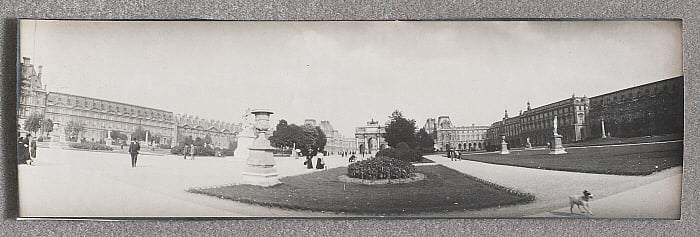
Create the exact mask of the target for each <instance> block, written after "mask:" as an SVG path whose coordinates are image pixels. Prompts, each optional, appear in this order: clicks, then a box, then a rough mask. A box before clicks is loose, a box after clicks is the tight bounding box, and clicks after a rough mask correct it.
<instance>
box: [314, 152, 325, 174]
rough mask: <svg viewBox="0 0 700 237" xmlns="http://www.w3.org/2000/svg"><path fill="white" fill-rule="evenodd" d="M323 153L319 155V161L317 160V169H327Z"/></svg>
mask: <svg viewBox="0 0 700 237" xmlns="http://www.w3.org/2000/svg"><path fill="white" fill-rule="evenodd" d="M323 158H324V157H323V152H319V153H318V159H317V160H316V169H319V170H322V169H323V168H325V167H326V163H325V162H324V161H323Z"/></svg>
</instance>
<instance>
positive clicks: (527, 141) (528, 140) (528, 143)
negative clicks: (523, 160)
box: [525, 137, 532, 149]
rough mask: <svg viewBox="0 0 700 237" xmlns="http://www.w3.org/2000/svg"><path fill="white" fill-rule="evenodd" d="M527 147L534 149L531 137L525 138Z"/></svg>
mask: <svg viewBox="0 0 700 237" xmlns="http://www.w3.org/2000/svg"><path fill="white" fill-rule="evenodd" d="M525 148H527V149H532V143H530V137H527V138H526V139H525Z"/></svg>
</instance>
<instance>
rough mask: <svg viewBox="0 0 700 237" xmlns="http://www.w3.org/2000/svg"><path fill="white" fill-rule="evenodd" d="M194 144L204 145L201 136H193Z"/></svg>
mask: <svg viewBox="0 0 700 237" xmlns="http://www.w3.org/2000/svg"><path fill="white" fill-rule="evenodd" d="M194 146H204V140H203V139H202V138H201V137H197V138H195V139H194Z"/></svg>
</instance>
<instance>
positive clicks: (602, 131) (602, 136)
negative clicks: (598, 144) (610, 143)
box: [600, 117, 607, 138]
mask: <svg viewBox="0 0 700 237" xmlns="http://www.w3.org/2000/svg"><path fill="white" fill-rule="evenodd" d="M600 131H601V134H603V135H601V136H600V138H607V136H605V120H604V119H603V118H602V117H601V118H600Z"/></svg>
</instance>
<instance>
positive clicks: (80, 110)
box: [17, 57, 239, 148]
mask: <svg viewBox="0 0 700 237" xmlns="http://www.w3.org/2000/svg"><path fill="white" fill-rule="evenodd" d="M19 84H20V86H19V89H20V91H18V93H19V95H20V96H19V100H18V105H17V123H18V124H17V128H18V132H21V133H27V132H29V131H28V130H29V129H28V128H25V127H24V125H25V121H26V120H27V119H28V118H29V117H30V116H31V115H32V114H34V115H37V116H41V117H42V123H45V122H47V121H49V120H50V121H51V123H52V124H53V131H52V132H50V133H49V134H50V137H51V138H50V139H51V140H54V139H55V140H58V141H76V140H82V139H85V140H87V141H107V140H110V139H117V138H116V137H115V136H114V135H115V134H116V133H121V134H124V135H126V137H127V140H131V138H132V137H131V136H132V133H134V132H136V131H137V130H138V129H139V128H141V129H142V130H144V131H146V132H147V134H148V136H147V137H148V138H147V139H150V140H148V142H149V143H151V142H152V143H156V144H170V145H176V144H178V143H179V142H181V141H182V139H183V138H184V137H187V136H192V137H193V138H196V137H201V138H204V137H205V136H206V135H209V136H211V138H212V143H213V144H212V145H214V146H217V147H222V148H224V147H228V145H229V143H230V142H231V141H232V140H233V139H235V136H236V134H237V132H238V131H239V126H238V125H234V124H231V123H225V122H221V121H212V120H203V119H199V118H196V117H195V118H192V117H191V116H175V114H174V113H173V112H170V111H166V110H161V109H156V108H148V107H144V106H138V105H133V104H127V103H121V102H115V101H109V100H103V99H98V98H91V97H85V96H80V95H73V94H68V93H62V92H54V91H48V90H46V87H45V86H44V85H43V84H42V73H41V66H39V71H38V72H37V71H36V70H35V69H34V65H33V64H31V60H30V58H27V57H24V58H23V61H22V63H21V73H20V82H19ZM44 127H47V126H42V130H40V131H39V132H40V134H42V135H45V134H46V131H44ZM75 127H80V129H74V128H75ZM74 131H75V132H74Z"/></svg>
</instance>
